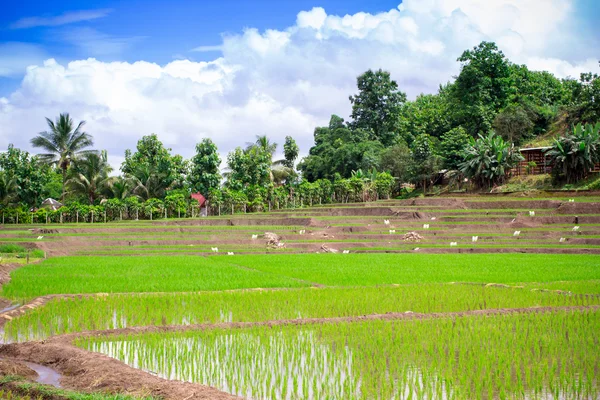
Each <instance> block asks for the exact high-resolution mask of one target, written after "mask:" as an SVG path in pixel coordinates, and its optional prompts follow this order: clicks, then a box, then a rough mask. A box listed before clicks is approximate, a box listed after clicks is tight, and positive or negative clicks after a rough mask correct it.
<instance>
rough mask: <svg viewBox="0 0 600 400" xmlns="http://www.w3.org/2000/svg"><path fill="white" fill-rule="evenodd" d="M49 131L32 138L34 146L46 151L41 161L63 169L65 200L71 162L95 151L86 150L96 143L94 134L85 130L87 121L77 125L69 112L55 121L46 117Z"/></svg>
mask: <svg viewBox="0 0 600 400" xmlns="http://www.w3.org/2000/svg"><path fill="white" fill-rule="evenodd" d="M46 122H47V123H48V128H50V129H49V130H48V131H45V132H40V133H39V134H38V136H36V137H34V138H33V139H31V144H32V145H33V147H40V148H42V149H43V150H45V151H46V153H42V154H40V155H39V156H38V157H39V159H40V161H42V162H45V163H48V164H52V165H56V166H58V168H60V169H61V170H62V175H63V191H62V196H61V198H62V199H63V200H64V196H65V183H66V182H67V170H68V169H69V166H70V165H71V162H73V161H74V160H76V159H77V157H79V156H83V155H85V154H89V153H94V150H85V149H86V148H88V147H91V146H93V145H94V141H93V139H92V136H91V135H89V134H87V133H85V132H84V131H83V126H84V125H85V121H81V122H80V123H79V124H77V127H75V124H74V122H73V119H71V117H70V116H69V114H60V116H59V117H58V118H57V119H56V121H55V122H53V121H52V120H50V119H49V118H46Z"/></svg>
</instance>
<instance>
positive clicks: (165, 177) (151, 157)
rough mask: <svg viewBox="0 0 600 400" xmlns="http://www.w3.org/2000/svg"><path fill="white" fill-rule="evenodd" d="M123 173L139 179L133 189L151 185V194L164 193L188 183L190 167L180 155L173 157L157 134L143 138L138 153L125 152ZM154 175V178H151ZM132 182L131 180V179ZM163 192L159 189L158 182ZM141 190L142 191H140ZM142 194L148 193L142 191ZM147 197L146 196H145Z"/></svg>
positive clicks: (138, 144) (137, 148) (122, 166)
mask: <svg viewBox="0 0 600 400" xmlns="http://www.w3.org/2000/svg"><path fill="white" fill-rule="evenodd" d="M121 171H122V172H123V173H125V174H126V175H127V176H128V177H129V178H132V177H135V178H137V182H136V183H135V184H134V185H133V187H136V186H139V185H140V183H142V186H145V182H148V183H151V185H150V187H149V188H152V187H153V188H155V189H150V191H151V192H155V193H162V196H164V193H165V191H166V189H167V188H168V189H177V188H180V187H182V186H183V185H184V183H185V181H186V176H187V171H188V165H187V162H186V161H184V160H183V158H182V157H181V156H180V155H171V149H170V148H166V147H165V146H164V144H163V143H162V142H161V141H160V140H159V139H158V136H157V135H156V134H154V133H153V134H151V135H147V136H143V137H142V138H141V139H140V140H139V141H138V142H137V147H136V151H135V152H134V153H132V152H131V150H126V151H125V161H123V163H122V164H121ZM148 174H152V175H154V176H149V175H148ZM130 181H131V179H130ZM158 181H160V185H158V186H159V187H160V188H161V190H158V189H157V187H158V186H157V185H156V182H158ZM139 190H141V189H139ZM142 192H144V193H145V192H146V191H145V190H142ZM144 196H145V195H144Z"/></svg>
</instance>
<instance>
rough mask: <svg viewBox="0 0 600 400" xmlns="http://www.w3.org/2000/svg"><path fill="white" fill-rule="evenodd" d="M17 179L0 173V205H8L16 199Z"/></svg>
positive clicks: (4, 172) (2, 172)
mask: <svg viewBox="0 0 600 400" xmlns="http://www.w3.org/2000/svg"><path fill="white" fill-rule="evenodd" d="M18 186H19V185H18V184H17V179H16V177H15V176H14V175H13V174H9V173H8V172H7V171H0V204H1V205H5V206H6V205H10V204H12V202H13V200H15V199H16V195H17V189H18Z"/></svg>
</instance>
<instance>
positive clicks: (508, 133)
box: [494, 104, 534, 143]
mask: <svg viewBox="0 0 600 400" xmlns="http://www.w3.org/2000/svg"><path fill="white" fill-rule="evenodd" d="M533 127H534V123H533V121H532V120H531V119H530V118H529V115H528V114H527V111H526V110H525V109H524V108H523V107H522V106H520V105H515V104H511V105H509V106H508V107H506V108H505V109H504V110H502V112H500V113H499V114H497V115H496V118H495V119H494V131H495V132H496V133H497V134H498V135H500V136H502V138H504V139H505V140H507V141H509V142H516V143H520V142H521V141H523V139H526V138H528V137H530V136H531V135H532V134H533Z"/></svg>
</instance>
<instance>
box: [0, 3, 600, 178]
mask: <svg viewBox="0 0 600 400" xmlns="http://www.w3.org/2000/svg"><path fill="white" fill-rule="evenodd" d="M5 3H8V4H5V5H3V8H2V12H1V13H0V149H3V148H6V146H7V145H8V144H9V143H13V144H14V145H15V146H17V147H21V148H24V149H27V150H30V151H34V152H35V149H32V148H31V147H30V145H29V140H30V138H31V137H32V136H34V135H35V134H36V133H37V132H40V131H42V130H44V129H45V117H50V118H54V117H56V116H57V115H58V114H59V113H62V112H69V113H70V114H71V116H72V117H73V118H74V119H76V120H86V121H87V125H86V129H87V131H88V132H89V133H91V134H92V135H93V136H94V138H95V141H96V146H97V147H98V148H100V149H106V150H107V151H108V153H109V160H110V162H111V163H112V164H113V165H114V166H115V167H117V168H118V166H119V164H120V162H121V161H122V159H123V154H124V151H125V149H127V148H133V147H134V146H135V144H136V142H137V140H139V138H140V137H141V136H142V135H146V134H149V133H156V134H157V135H158V136H159V137H160V139H161V140H162V141H163V142H164V143H165V144H166V145H167V146H169V147H171V148H172V149H173V152H175V153H179V154H181V155H183V156H184V157H190V156H191V155H192V154H193V148H194V145H195V143H197V142H198V141H200V140H201V139H202V138H204V137H209V138H211V139H212V140H213V141H215V143H216V144H217V146H218V147H219V151H220V153H221V155H222V158H223V159H225V158H226V154H227V152H229V151H231V150H233V149H234V148H235V147H236V146H238V145H244V143H245V142H248V141H251V140H252V139H253V138H254V136H255V135H259V134H260V135H262V134H266V135H268V136H269V137H270V138H271V139H272V140H274V141H275V142H278V143H283V140H284V137H285V136H286V135H291V136H293V137H294V138H295V139H296V140H297V142H298V144H299V145H300V150H301V154H306V153H307V152H308V149H309V147H310V146H311V144H312V142H313V131H314V128H315V126H320V125H323V124H326V123H327V122H328V120H329V118H330V116H331V115H332V114H337V115H340V116H342V117H344V118H347V117H348V114H349V112H350V103H349V101H348V96H349V95H350V94H352V93H354V92H355V91H356V77H357V76H358V75H359V74H361V73H362V72H364V71H365V70H367V69H369V68H371V69H377V68H382V69H385V70H388V71H390V73H391V74H392V77H393V79H395V80H396V81H397V82H398V84H399V87H400V89H401V90H402V91H404V92H406V93H407V95H408V97H409V99H414V98H415V97H416V96H417V95H419V94H420V93H435V92H436V90H437V88H438V87H439V84H440V83H444V82H447V81H449V80H452V79H453V76H455V75H456V74H457V73H458V72H459V64H458V63H457V62H456V59H457V57H458V56H459V55H460V54H461V53H462V52H463V51H464V50H466V49H468V48H471V47H473V46H475V45H477V44H478V43H479V42H481V41H482V40H487V41H494V42H496V43H497V44H498V46H499V47H500V48H501V50H503V51H504V53H505V54H506V55H507V56H508V57H509V59H510V60H511V61H513V62H516V63H519V64H526V65H527V66H528V67H529V68H531V69H535V70H547V71H550V72H552V73H554V74H555V75H556V76H558V77H561V78H565V77H578V76H579V74H580V73H581V72H587V71H594V72H598V73H600V67H599V66H598V59H599V58H600V40H599V39H600V24H598V23H597V21H598V20H600V6H599V5H598V2H597V0H485V1H483V0H402V3H401V0H370V1H358V0H294V1H291V0H290V1H287V0H280V1H277V0H254V1H238V0H221V1H177V0H175V1H157V0H153V1H139V0H136V1H107V0H92V1H87V2H81V1H20V2H17V1H11V2H5Z"/></svg>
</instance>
